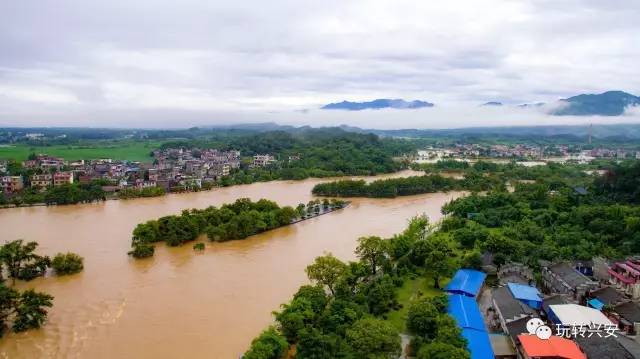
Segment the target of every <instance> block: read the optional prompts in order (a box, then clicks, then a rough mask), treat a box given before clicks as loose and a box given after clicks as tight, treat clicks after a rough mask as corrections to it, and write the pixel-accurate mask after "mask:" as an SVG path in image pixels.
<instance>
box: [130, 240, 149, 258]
mask: <svg viewBox="0 0 640 359" xmlns="http://www.w3.org/2000/svg"><path fill="white" fill-rule="evenodd" d="M154 252H155V247H154V246H153V244H149V243H136V244H134V245H133V250H131V251H130V252H129V254H130V255H132V256H133V257H134V258H147V257H151V256H153V253H154Z"/></svg>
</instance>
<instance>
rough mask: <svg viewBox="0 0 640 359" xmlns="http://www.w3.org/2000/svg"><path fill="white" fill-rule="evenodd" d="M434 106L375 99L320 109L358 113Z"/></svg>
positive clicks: (427, 103)
mask: <svg viewBox="0 0 640 359" xmlns="http://www.w3.org/2000/svg"><path fill="white" fill-rule="evenodd" d="M433 106H434V105H433V104H432V103H430V102H426V101H420V100H414V101H405V100H402V99H393V100H390V99H385V98H383V99H377V100H373V101H366V102H351V101H342V102H336V103H330V104H328V105H324V106H322V107H321V108H322V109H323V110H347V111H360V110H379V109H383V108H394V109H415V108H424V107H433Z"/></svg>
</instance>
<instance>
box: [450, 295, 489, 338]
mask: <svg viewBox="0 0 640 359" xmlns="http://www.w3.org/2000/svg"><path fill="white" fill-rule="evenodd" d="M447 312H449V315H450V316H452V317H453V319H455V320H456V323H457V324H458V326H459V327H460V328H471V329H478V330H484V329H485V328H484V322H483V321H482V314H480V309H479V308H478V304H477V303H476V301H475V300H474V299H473V298H471V297H467V296H466V295H460V294H451V295H449V306H448V307H447Z"/></svg>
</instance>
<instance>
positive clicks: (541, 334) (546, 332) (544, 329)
mask: <svg viewBox="0 0 640 359" xmlns="http://www.w3.org/2000/svg"><path fill="white" fill-rule="evenodd" d="M536 336H537V337H538V338H540V339H542V340H547V339H549V338H551V328H549V327H548V326H546V325H542V326H539V327H538V329H536Z"/></svg>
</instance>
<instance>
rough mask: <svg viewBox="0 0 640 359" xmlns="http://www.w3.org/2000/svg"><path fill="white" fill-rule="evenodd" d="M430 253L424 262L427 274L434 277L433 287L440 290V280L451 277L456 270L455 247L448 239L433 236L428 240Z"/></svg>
mask: <svg viewBox="0 0 640 359" xmlns="http://www.w3.org/2000/svg"><path fill="white" fill-rule="evenodd" d="M428 242H429V248H430V250H429V252H428V253H427V254H426V258H425V260H424V267H425V269H426V272H427V273H428V274H429V275H431V276H432V277H433V286H434V287H435V288H436V289H439V288H440V278H441V277H445V276H449V275H451V274H452V273H453V271H454V270H455V269H456V267H457V264H456V258H455V253H454V251H453V247H452V245H451V243H450V242H449V241H448V239H447V238H444V237H442V236H432V237H430V238H429V240H428Z"/></svg>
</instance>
